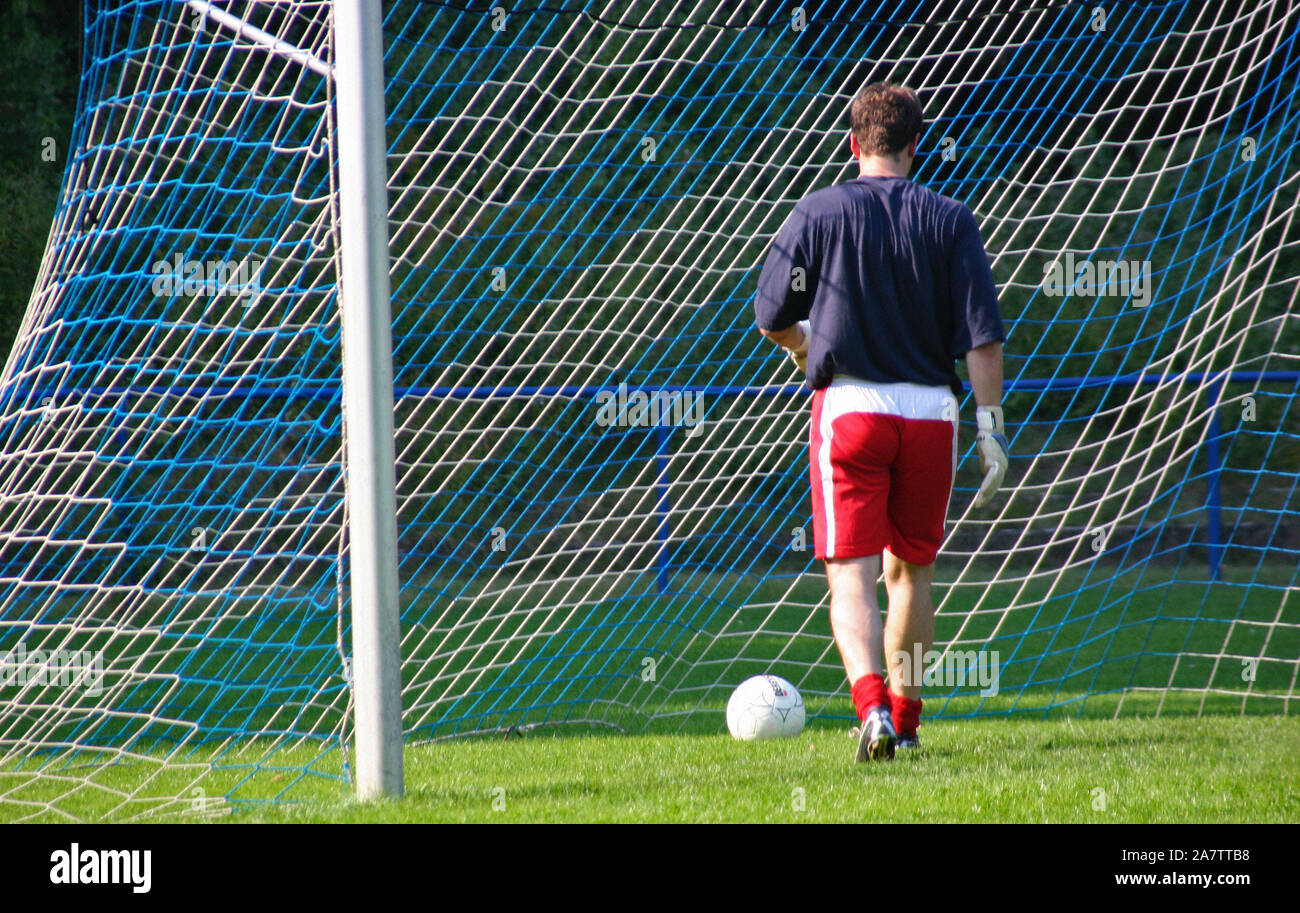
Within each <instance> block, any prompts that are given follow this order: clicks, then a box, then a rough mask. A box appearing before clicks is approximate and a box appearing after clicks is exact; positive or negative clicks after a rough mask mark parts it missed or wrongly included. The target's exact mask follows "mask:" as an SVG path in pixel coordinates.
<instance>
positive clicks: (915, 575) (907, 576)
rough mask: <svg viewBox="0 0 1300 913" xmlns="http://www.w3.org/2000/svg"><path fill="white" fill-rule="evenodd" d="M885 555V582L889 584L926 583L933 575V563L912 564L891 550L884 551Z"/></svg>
mask: <svg viewBox="0 0 1300 913" xmlns="http://www.w3.org/2000/svg"><path fill="white" fill-rule="evenodd" d="M885 556H886V557H885V562H884V563H885V567H884V572H885V583H886V584H887V585H889V586H894V585H896V584H912V585H915V584H928V583H929V582H930V579H931V577H933V575H934V565H933V564H912V563H911V562H910V561H904V560H903V559H902V558H900V557H898V556H897V555H895V554H893V553H892V552H886V553H885Z"/></svg>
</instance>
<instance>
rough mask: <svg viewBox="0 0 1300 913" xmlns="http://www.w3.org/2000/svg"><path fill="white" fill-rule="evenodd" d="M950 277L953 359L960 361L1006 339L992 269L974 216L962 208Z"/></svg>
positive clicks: (958, 217) (958, 218) (958, 219)
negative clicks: (973, 351)
mask: <svg viewBox="0 0 1300 913" xmlns="http://www.w3.org/2000/svg"><path fill="white" fill-rule="evenodd" d="M949 276H950V277H951V278H950V281H951V283H952V284H951V288H950V294H951V298H952V308H953V315H952V316H953V328H954V333H953V341H952V350H951V353H950V354H951V355H952V357H953V358H961V357H962V356H963V355H965V354H966V353H967V352H969V351H970V350H971V349H975V348H978V347H979V346H982V345H984V344H985V343H987V342H1001V341H1004V340H1005V339H1006V338H1007V336H1006V333H1005V331H1004V330H1003V327H1002V314H1001V312H1000V311H999V310H998V293H997V288H996V287H995V286H994V284H993V270H992V269H990V268H989V258H988V254H986V253H985V251H984V241H983V239H982V238H981V237H980V230H979V226H978V225H976V224H975V216H974V214H973V213H972V212H971V211H970V210H969V209H967V208H966V207H965V206H963V207H962V208H961V211H960V213H959V215H958V216H957V232H956V236H955V237H954V239H953V249H952V263H951V266H950V270H949Z"/></svg>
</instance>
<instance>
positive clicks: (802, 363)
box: [786, 320, 812, 374]
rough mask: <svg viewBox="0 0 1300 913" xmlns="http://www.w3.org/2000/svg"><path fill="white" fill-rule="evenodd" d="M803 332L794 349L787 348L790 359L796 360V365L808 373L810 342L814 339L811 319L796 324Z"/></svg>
mask: <svg viewBox="0 0 1300 913" xmlns="http://www.w3.org/2000/svg"><path fill="white" fill-rule="evenodd" d="M795 326H797V327H798V328H799V332H800V333H801V334H802V338H801V339H800V340H799V344H798V345H797V346H795V347H794V348H793V349H786V351H787V352H789V353H790V360H791V361H792V362H794V364H795V367H796V368H798V369H799V370H800V371H802V372H804V373H805V374H807V373H808V342H809V340H811V339H812V322H811V321H809V320H800V321H799V322H798V323H797V324H795Z"/></svg>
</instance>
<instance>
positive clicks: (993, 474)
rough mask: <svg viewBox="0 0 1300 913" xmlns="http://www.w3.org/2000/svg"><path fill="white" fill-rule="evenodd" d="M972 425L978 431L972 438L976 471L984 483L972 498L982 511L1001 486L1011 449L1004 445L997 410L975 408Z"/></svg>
mask: <svg viewBox="0 0 1300 913" xmlns="http://www.w3.org/2000/svg"><path fill="white" fill-rule="evenodd" d="M975 424H976V425H977V426H979V431H978V433H977V434H976V435H975V447H976V449H977V450H978V451H979V455H980V471H981V472H983V473H984V481H983V482H981V483H980V490H979V491H978V492H977V493H976V494H975V506H976V507H983V506H984V505H985V504H987V503H989V501H991V500H993V496H994V495H995V494H997V490H998V488H999V487H1001V485H1002V479H1003V477H1005V476H1006V474H1007V466H1008V465H1010V463H1011V446H1010V445H1009V444H1008V443H1007V432H1006V429H1005V428H1004V427H1003V425H1002V407H1001V406H978V407H977V408H976V409H975Z"/></svg>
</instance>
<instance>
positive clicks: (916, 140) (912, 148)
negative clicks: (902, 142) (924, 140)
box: [907, 133, 921, 158]
mask: <svg viewBox="0 0 1300 913" xmlns="http://www.w3.org/2000/svg"><path fill="white" fill-rule="evenodd" d="M920 141H921V134H919V133H918V134H916V136H914V137H912V143H911V145H909V146H908V147H907V155H908V157H909V158H916V144H917V143H919V142H920Z"/></svg>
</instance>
